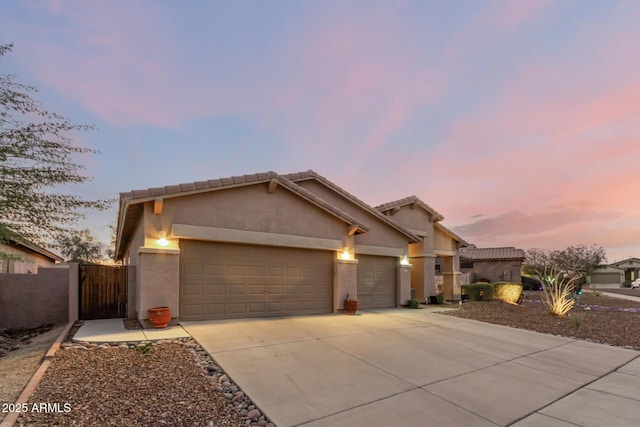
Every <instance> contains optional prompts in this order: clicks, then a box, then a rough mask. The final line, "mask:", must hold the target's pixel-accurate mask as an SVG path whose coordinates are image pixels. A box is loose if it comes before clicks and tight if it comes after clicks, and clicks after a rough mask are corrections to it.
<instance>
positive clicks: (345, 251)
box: [340, 248, 351, 260]
mask: <svg viewBox="0 0 640 427" xmlns="http://www.w3.org/2000/svg"><path fill="white" fill-rule="evenodd" d="M340 259H344V260H347V259H351V255H350V254H349V249H348V248H344V249H343V250H342V253H341V254H340Z"/></svg>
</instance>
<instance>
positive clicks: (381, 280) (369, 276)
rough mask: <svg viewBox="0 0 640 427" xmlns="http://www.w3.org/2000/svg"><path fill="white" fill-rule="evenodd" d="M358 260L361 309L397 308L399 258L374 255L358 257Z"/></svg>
mask: <svg viewBox="0 0 640 427" xmlns="http://www.w3.org/2000/svg"><path fill="white" fill-rule="evenodd" d="M357 258H358V300H359V307H360V308H387V307H395V306H396V281H397V272H396V268H397V267H396V264H397V263H398V260H397V258H395V257H384V256H373V255H357Z"/></svg>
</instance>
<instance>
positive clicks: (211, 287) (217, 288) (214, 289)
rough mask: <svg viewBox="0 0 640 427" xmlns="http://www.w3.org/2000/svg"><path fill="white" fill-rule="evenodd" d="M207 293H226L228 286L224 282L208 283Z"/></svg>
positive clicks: (216, 294) (217, 294)
mask: <svg viewBox="0 0 640 427" xmlns="http://www.w3.org/2000/svg"><path fill="white" fill-rule="evenodd" d="M206 289H207V295H209V296H219V295H224V294H225V293H226V287H225V286H224V285H222V284H218V285H216V284H207V285H206Z"/></svg>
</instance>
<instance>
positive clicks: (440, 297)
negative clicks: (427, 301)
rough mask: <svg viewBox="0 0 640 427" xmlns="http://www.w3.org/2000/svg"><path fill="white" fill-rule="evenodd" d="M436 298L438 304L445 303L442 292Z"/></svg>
mask: <svg viewBox="0 0 640 427" xmlns="http://www.w3.org/2000/svg"><path fill="white" fill-rule="evenodd" d="M436 298H437V299H438V304H444V294H443V293H442V292H440V293H439V294H438V295H436Z"/></svg>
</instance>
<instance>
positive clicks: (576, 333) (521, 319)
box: [442, 291, 640, 350]
mask: <svg viewBox="0 0 640 427" xmlns="http://www.w3.org/2000/svg"><path fill="white" fill-rule="evenodd" d="M541 296H542V292H540V291H525V292H524V298H523V301H522V304H520V305H513V304H507V303H504V302H502V301H496V300H492V301H470V302H465V303H464V304H463V305H462V308H461V309H460V310H458V311H451V312H444V313H442V314H443V315H448V316H455V317H461V318H465V319H473V320H479V321H482V322H487V323H494V324H498V325H504V326H510V327H512V328H521V329H528V330H531V331H536V332H542V333H545V334H554V335H560V336H563V337H569V338H577V339H582V340H586V341H591V342H596V343H601V344H609V345H613V346H618V347H625V348H630V349H634V350H640V303H639V302H635V301H629V300H625V299H620V298H615V297H609V296H605V295H603V294H601V293H600V294H597V293H595V292H593V293H592V292H590V291H587V292H585V294H584V295H582V296H581V297H580V301H579V304H578V305H577V306H576V307H574V308H573V309H572V310H571V311H570V312H569V314H568V315H566V316H555V315H553V314H551V313H549V309H548V308H547V307H546V306H545V305H544V304H543V303H542V301H541Z"/></svg>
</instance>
